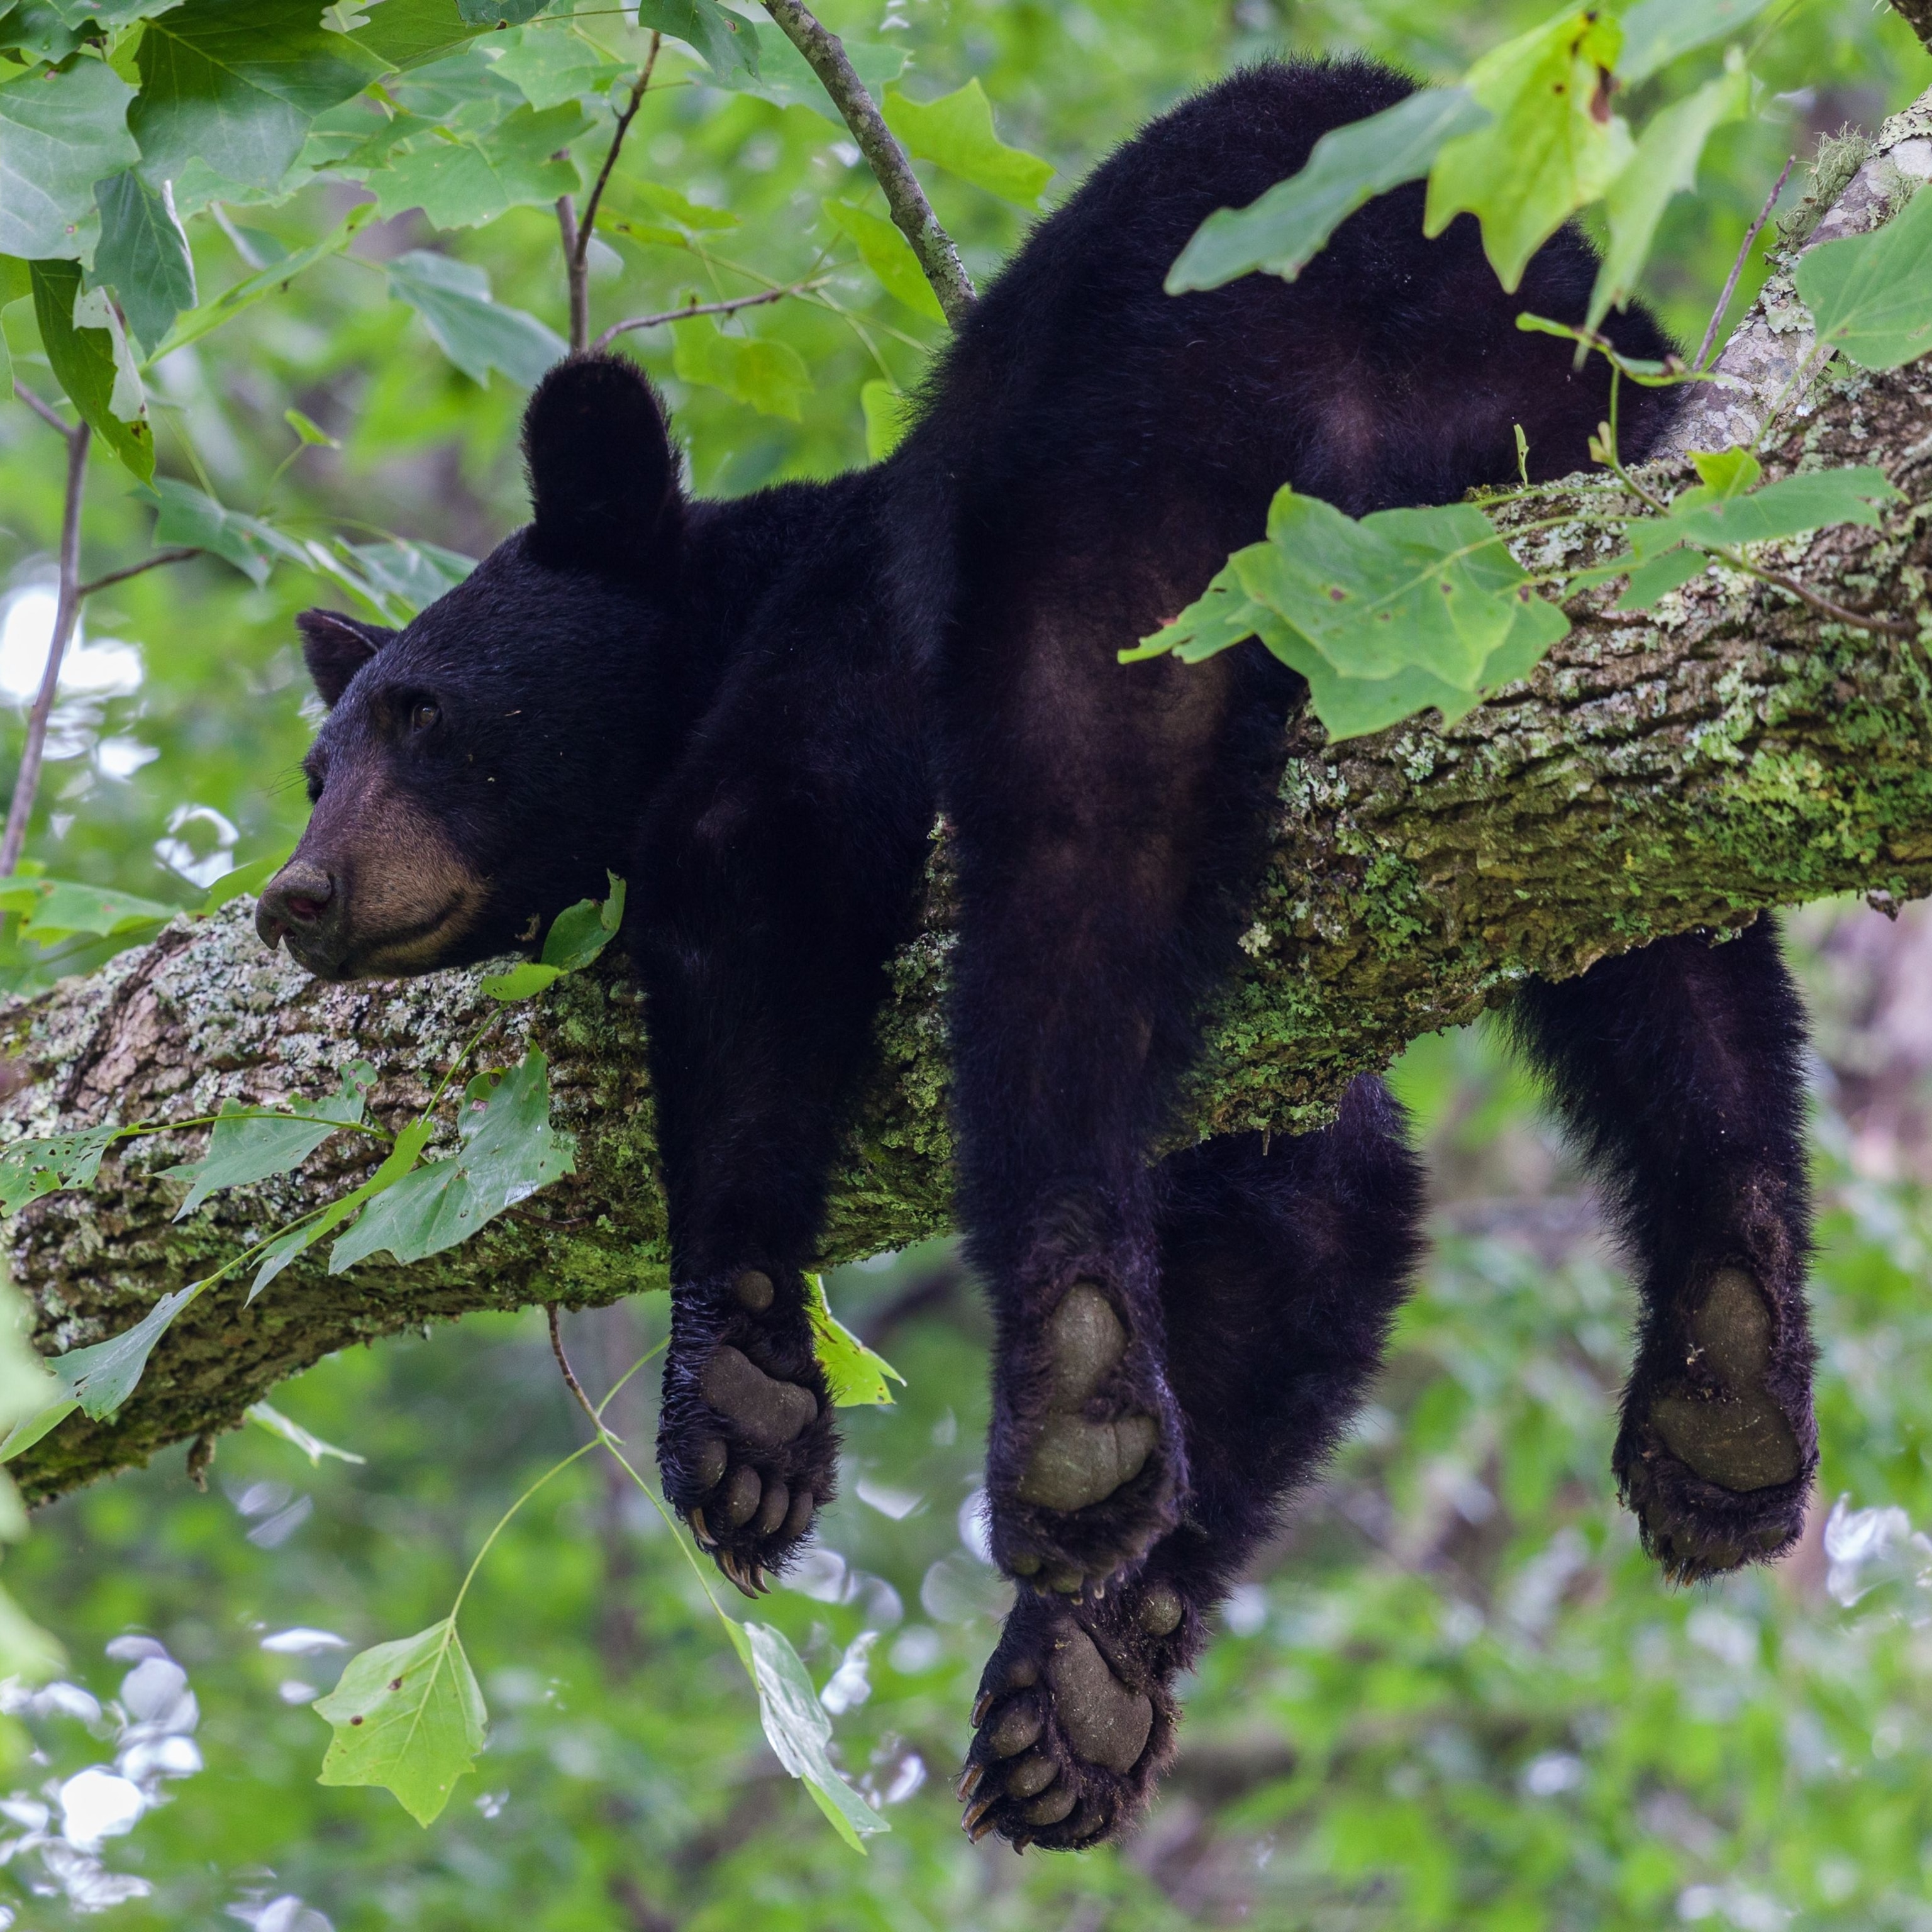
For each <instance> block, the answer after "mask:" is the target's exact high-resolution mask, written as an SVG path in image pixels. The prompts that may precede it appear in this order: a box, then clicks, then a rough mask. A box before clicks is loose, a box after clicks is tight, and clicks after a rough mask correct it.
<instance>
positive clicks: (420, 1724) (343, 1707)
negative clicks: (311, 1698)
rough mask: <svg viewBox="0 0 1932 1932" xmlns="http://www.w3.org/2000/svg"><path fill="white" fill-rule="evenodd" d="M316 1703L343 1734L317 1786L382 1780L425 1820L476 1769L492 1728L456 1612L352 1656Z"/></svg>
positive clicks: (331, 1750) (430, 1818)
mask: <svg viewBox="0 0 1932 1932" xmlns="http://www.w3.org/2000/svg"><path fill="white" fill-rule="evenodd" d="M313 1708H314V1709H315V1710H316V1711H317V1712H320V1714H321V1715H322V1716H323V1717H324V1718H327V1719H328V1720H329V1723H330V1724H332V1726H333V1727H335V1736H334V1737H333V1738H332V1739H330V1741H329V1751H328V1754H327V1755H326V1757H324V1758H323V1761H322V1775H321V1777H320V1780H319V1781H318V1782H320V1783H321V1784H367V1785H378V1786H380V1787H382V1788H383V1790H387V1791H391V1792H393V1793H395V1796H396V1798H397V1799H398V1802H400V1803H401V1805H402V1808H403V1809H404V1811H407V1813H408V1814H410V1817H412V1818H413V1819H414V1820H416V1823H418V1824H419V1825H428V1824H431V1823H434V1821H435V1820H436V1819H437V1817H439V1816H440V1814H441V1813H442V1811H443V1807H444V1806H445V1805H447V1804H448V1803H449V1794H450V1793H451V1792H452V1790H454V1789H455V1784H456V1781H457V1780H458V1778H460V1777H462V1776H463V1775H464V1773H465V1772H469V1771H471V1770H473V1769H475V1760H476V1754H477V1753H478V1751H481V1749H482V1748H483V1742H484V1737H485V1736H486V1735H487V1724H488V1714H487V1712H485V1710H484V1707H483V1693H482V1691H481V1688H479V1686H478V1684H477V1682H476V1673H475V1672H474V1671H473V1670H471V1669H470V1667H469V1658H468V1657H467V1656H466V1655H465V1654H464V1652H463V1640H462V1639H461V1638H460V1637H458V1634H457V1632H456V1622H455V1619H454V1618H452V1617H446V1618H444V1619H443V1621H442V1622H440V1623H434V1624H432V1625H431V1626H430V1627H429V1628H428V1630H426V1631H419V1632H418V1634H416V1636H414V1637H404V1638H401V1639H400V1640H398V1641H397V1642H396V1643H379V1644H377V1646H376V1647H375V1648H374V1649H373V1650H365V1651H364V1652H362V1653H361V1654H360V1655H358V1656H356V1657H353V1658H350V1660H349V1662H348V1664H347V1667H345V1668H344V1670H343V1673H342V1676H341V1680H340V1681H339V1682H338V1684H337V1685H336V1687H335V1689H334V1690H333V1691H331V1692H330V1693H329V1695H328V1696H327V1697H318V1698H317V1700H315V1703H314V1706H313Z"/></svg>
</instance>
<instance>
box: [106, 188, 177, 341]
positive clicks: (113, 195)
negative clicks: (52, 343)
mask: <svg viewBox="0 0 1932 1932" xmlns="http://www.w3.org/2000/svg"><path fill="white" fill-rule="evenodd" d="M94 198H95V201H96V202H98V204H99V205H100V208H101V244H100V246H99V247H98V248H97V249H96V250H95V256H94V274H95V280H96V281H101V282H105V283H106V284H107V285H108V286H109V287H111V288H112V289H113V291H114V293H115V296H117V297H118V299H119V301H120V304H121V311H122V312H123V313H124V314H125V315H126V317H127V327H128V330H129V332H130V333H131V334H132V335H133V337H134V338H135V340H136V341H137V342H139V344H141V346H142V349H143V350H145V351H146V352H147V353H149V354H152V353H153V352H154V349H155V348H156V347H157V345H158V344H160V342H161V341H163V340H164V339H165V338H166V335H167V332H168V331H169V329H172V327H173V326H174V321H175V317H176V316H178V315H179V314H181V311H183V310H184V309H190V308H193V306H194V303H195V293H194V257H193V256H192V255H191V254H189V252H188V245H187V236H186V234H185V233H183V232H182V229H181V217H179V216H178V215H177V214H175V205H174V196H173V195H172V193H171V192H170V190H169V187H168V184H167V183H166V182H165V181H163V183H162V184H161V185H160V187H158V188H157V187H154V185H153V184H151V183H150V182H149V181H148V180H147V178H145V176H144V175H142V174H140V173H139V172H138V171H137V170H136V169H133V168H130V169H126V170H125V171H124V172H122V173H120V174H118V175H110V176H109V177H108V178H107V180H105V181H98V182H97V183H95V190H94Z"/></svg>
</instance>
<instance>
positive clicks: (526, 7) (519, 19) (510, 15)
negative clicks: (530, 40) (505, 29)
mask: <svg viewBox="0 0 1932 1932" xmlns="http://www.w3.org/2000/svg"><path fill="white" fill-rule="evenodd" d="M548 5H550V0H456V10H457V12H458V13H460V15H461V16H462V17H463V20H465V21H466V23H468V24H469V26H472V27H502V26H511V27H520V26H522V25H523V23H524V22H525V21H526V20H535V18H536V17H537V16H538V14H539V13H541V12H542V11H543V10H544V8H545V7H547V6H548Z"/></svg>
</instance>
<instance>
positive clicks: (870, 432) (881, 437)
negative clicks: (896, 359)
mask: <svg viewBox="0 0 1932 1932" xmlns="http://www.w3.org/2000/svg"><path fill="white" fill-rule="evenodd" d="M859 408H860V409H862V410H863V411H864V412H865V455H866V456H867V457H868V458H869V459H870V460H871V461H872V462H874V463H883V462H884V460H886V458H887V457H889V455H892V452H893V451H894V450H895V449H898V446H899V445H900V444H901V443H903V442H904V440H905V434H906V431H907V430H909V429H910V428H911V427H912V398H910V396H908V395H906V394H905V393H904V392H903V391H902V390H899V389H894V388H893V387H892V384H891V383H888V382H886V381H884V380H882V379H878V378H875V379H874V380H873V381H871V382H869V383H865V384H863V385H862V386H861V387H860V389H859Z"/></svg>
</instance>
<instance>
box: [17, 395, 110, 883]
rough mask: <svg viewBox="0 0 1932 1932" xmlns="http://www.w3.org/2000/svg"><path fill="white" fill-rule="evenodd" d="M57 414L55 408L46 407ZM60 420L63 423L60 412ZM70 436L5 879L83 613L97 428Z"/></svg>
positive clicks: (22, 834) (22, 833) (79, 426)
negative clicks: (87, 508)
mask: <svg viewBox="0 0 1932 1932" xmlns="http://www.w3.org/2000/svg"><path fill="white" fill-rule="evenodd" d="M43 413H46V414H48V415H52V411H51V410H47V411H45V412H43ZM54 421H55V422H59V421H60V419H59V418H58V416H55V417H54ZM61 434H62V435H63V436H65V437H66V438H67V493H66V495H65V498H64V499H63V501H62V505H61V539H60V597H59V601H58V602H57V603H56V604H55V606H54V628H53V635H52V637H50V638H49V640H48V642H47V661H46V669H45V670H43V671H42V672H41V673H40V690H39V691H38V692H37V694H35V696H34V708H33V709H32V710H31V711H30V712H28V714H27V741H26V744H25V745H23V746H22V747H21V750H20V770H19V771H18V772H17V773H16V774H15V775H14V779H13V798H12V799H11V800H10V802H9V803H8V805H7V829H6V830H5V832H4V833H0V878H10V877H13V868H14V867H15V866H17V865H19V863H20V849H21V847H23V846H24V845H25V844H26V842H27V821H28V819H29V818H31V817H32V816H33V812H34V793H36V792H37V791H38V790H40V758H41V755H42V754H43V752H44V751H46V742H47V720H48V719H49V718H50V717H52V715H53V709H54V694H55V692H56V691H58V689H59V688H60V672H61V660H62V658H64V657H65V655H67V646H68V639H69V638H70V637H72V636H73V635H74V620H75V619H76V618H77V617H78V616H80V601H81V590H80V505H81V499H82V497H83V496H84V495H85V494H86V490H87V446H88V444H89V441H90V440H91V438H92V431H89V428H88V427H87V425H86V423H84V422H78V423H76V424H75V425H74V427H73V428H71V429H69V428H67V427H66V425H64V424H63V425H62V428H61Z"/></svg>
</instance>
